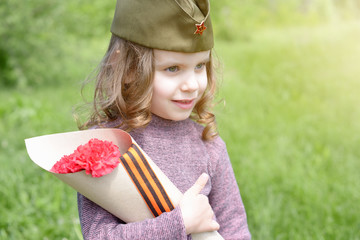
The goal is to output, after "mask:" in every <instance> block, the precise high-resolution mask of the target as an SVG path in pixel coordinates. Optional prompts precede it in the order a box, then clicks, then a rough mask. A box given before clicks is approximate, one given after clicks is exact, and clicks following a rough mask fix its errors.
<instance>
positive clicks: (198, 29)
mask: <svg viewBox="0 0 360 240" xmlns="http://www.w3.org/2000/svg"><path fill="white" fill-rule="evenodd" d="M195 26H196V31H195V32H194V34H199V35H202V34H203V32H204V31H205V29H206V27H205V25H204V21H202V22H201V23H200V24H195Z"/></svg>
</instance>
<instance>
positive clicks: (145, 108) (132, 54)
mask: <svg viewBox="0 0 360 240" xmlns="http://www.w3.org/2000/svg"><path fill="white" fill-rule="evenodd" d="M154 61H155V60H154V55H153V49H151V48H147V47H144V46H141V45H138V44H136V43H133V42H130V41H127V40H124V39H122V38H119V37H117V36H116V35H112V37H111V40H110V44H109V47H108V50H107V53H106V54H105V56H104V58H103V59H102V61H101V62H100V64H99V66H98V68H97V71H96V72H97V74H96V76H95V81H96V83H95V84H96V86H95V92H94V97H93V98H94V99H93V103H92V107H91V110H90V111H91V112H90V118H89V120H88V121H87V122H86V123H85V124H83V125H81V126H80V129H86V128H90V127H92V126H95V125H98V126H106V125H108V124H109V123H117V122H116V120H118V119H119V118H120V119H121V121H119V122H118V124H117V125H116V126H114V127H120V128H122V129H124V130H126V131H131V130H133V129H136V128H141V127H146V126H147V125H148V124H149V122H150V121H151V111H150V105H151V99H152V92H153V77H154ZM206 71H207V77H208V85H207V89H206V90H205V92H204V94H203V96H202V97H201V99H200V100H199V101H198V102H197V104H196V105H195V107H194V109H193V113H192V114H191V118H192V119H193V120H194V121H196V122H198V123H200V124H202V125H204V126H205V127H204V130H203V133H202V139H204V140H211V139H213V138H214V137H215V136H217V135H218V133H217V128H216V123H215V116H214V114H213V113H212V112H211V111H210V109H212V102H213V100H214V96H215V92H216V78H215V71H214V66H213V57H212V55H211V53H210V61H209V63H207V66H206Z"/></svg>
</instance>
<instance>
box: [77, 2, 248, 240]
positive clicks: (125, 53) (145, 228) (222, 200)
mask: <svg viewBox="0 0 360 240" xmlns="http://www.w3.org/2000/svg"><path fill="white" fill-rule="evenodd" d="M209 9H210V8H209V2H208V0H196V1H194V0H188V1H176V0H167V1H165V0H164V1H160V0H157V1H148V0H138V1H133V0H119V1H118V2H117V5H116V11H115V16H114V20H113V24H112V27H111V32H112V37H111V41H110V45H109V48H108V51H107V53H106V55H105V57H104V59H103V61H102V63H101V64H100V68H99V71H98V74H97V77H96V89H95V95H94V105H93V106H94V107H93V111H92V115H91V117H90V120H89V121H88V122H87V123H86V124H85V127H86V128H94V127H118V128H121V129H124V130H126V131H128V132H129V133H130V134H131V136H132V137H133V138H134V139H135V141H136V142H137V143H138V144H139V146H140V147H141V148H142V149H143V150H144V151H145V152H146V153H147V154H148V155H149V156H150V158H151V159H152V160H153V161H154V162H155V163H156V165H158V166H159V167H160V169H161V170H162V171H163V172H164V173H165V175H167V176H168V178H169V179H170V180H171V181H172V182H173V183H174V184H175V185H176V187H177V188H178V189H179V190H180V191H181V192H183V193H184V196H183V198H182V200H181V201H180V204H179V206H177V207H175V209H174V210H172V211H171V212H166V213H163V214H161V215H160V216H158V217H156V218H153V219H148V220H144V221H140V222H135V223H125V222H124V221H122V220H121V219H118V218H117V217H115V216H113V215H112V214H110V213H109V212H107V211H106V210H104V209H102V208H101V207H99V206H98V205H96V204H95V203H93V202H92V201H90V200H88V199H87V198H86V197H84V196H82V195H81V194H78V207H79V216H80V223H81V227H82V233H83V236H84V238H85V239H172V240H173V239H191V235H190V234H191V233H198V232H206V231H215V230H218V232H219V233H220V234H221V235H222V237H223V238H224V239H250V233H249V230H248V226H247V221H246V214H245V209H244V205H243V203H242V200H241V197H240V193H239V189H238V186H237V183H236V180H235V177H234V173H233V170H232V167H231V163H230V160H229V157H228V154H227V150H226V146H225V143H224V142H223V141H222V139H221V138H220V137H219V136H218V134H217V131H216V125H215V117H214V115H213V114H212V113H211V112H210V107H211V102H212V100H213V98H214V94H215V90H216V80H215V76H214V67H213V56H212V48H213V34H212V27H211V21H210V16H209Z"/></svg>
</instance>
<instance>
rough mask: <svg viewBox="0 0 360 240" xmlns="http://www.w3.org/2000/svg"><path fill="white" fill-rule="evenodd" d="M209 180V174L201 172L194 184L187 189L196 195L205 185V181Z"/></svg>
mask: <svg viewBox="0 0 360 240" xmlns="http://www.w3.org/2000/svg"><path fill="white" fill-rule="evenodd" d="M208 180H209V175H207V174H206V173H203V174H201V175H200V177H199V178H198V179H197V180H196V182H195V184H194V185H193V186H192V187H191V188H189V189H188V190H187V192H190V193H192V194H194V195H197V194H199V193H200V192H201V190H202V189H203V188H204V187H205V185H206V183H207V181H208Z"/></svg>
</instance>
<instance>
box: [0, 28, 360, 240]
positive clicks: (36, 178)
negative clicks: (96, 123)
mask: <svg viewBox="0 0 360 240" xmlns="http://www.w3.org/2000/svg"><path fill="white" fill-rule="evenodd" d="M359 29H360V28H359V25H356V24H348V25H341V26H322V27H317V28H288V29H268V30H264V31H261V32H255V33H253V34H250V35H249V36H248V38H246V39H245V38H244V39H242V40H241V41H240V40H239V41H233V42H216V50H217V53H218V55H219V57H220V58H221V60H222V61H223V63H224V77H223V80H222V84H221V90H220V92H219V98H223V99H224V100H225V101H226V105H225V107H223V106H222V105H221V106H220V105H219V106H218V107H217V113H218V118H217V119H218V123H219V129H220V134H221V136H222V137H223V139H224V140H225V141H226V142H227V146H228V150H229V154H230V157H231V160H232V162H233V166H234V170H235V173H236V176H237V180H238V183H239V186H240V190H241V194H242V198H243V201H244V204H245V207H246V210H247V214H248V223H249V227H250V230H251V232H252V235H253V239H326V240H327V239H334V240H335V239H336V240H338V239H344V240H345V239H346V240H349V239H351V240H355V239H360V218H359V216H360V209H359V207H358V203H359V202H360V192H359V191H358V186H359V185H360V175H359V173H358V169H360V161H359V160H358V159H359V157H360V148H359V147H358V146H359V143H360V134H359V130H360V121H359V119H360V108H359V107H358V103H359V102H360V94H359V89H360V78H359V76H360V70H359V68H358V65H359V63H360V44H359V42H360V30H359ZM103 48H104V47H103ZM97 52H100V51H97ZM86 54H87V56H90V55H89V52H86ZM85 68H88V66H86V67H84V68H83V69H84V71H83V73H79V75H81V74H83V75H84V76H85V75H86V74H87V72H86V71H88V69H86V71H85ZM77 72H81V71H80V70H79V69H77ZM68 82H69V81H67V83H68ZM79 89H80V86H79V85H77V84H73V85H69V84H67V85H63V86H53V87H47V88H46V87H44V88H39V89H28V88H27V89H21V90H16V89H0V119H1V125H0V136H1V139H0V163H1V168H0V181H1V182H2V184H1V185H0V206H1V207H0V216H1V217H0V239H81V232H80V226H79V222H78V215H77V206H76V194H75V191H73V190H72V189H71V188H70V187H67V186H65V184H63V183H62V182H60V181H59V180H57V179H55V178H54V177H53V176H52V175H50V174H48V173H47V172H45V171H43V170H41V169H40V168H39V167H37V166H36V165H34V164H33V163H32V162H31V160H30V159H29V158H28V156H27V154H26V150H25V145H24V139H25V138H28V137H33V136H37V135H43V134H50V133H56V132H65V131H72V130H76V124H75V122H74V121H73V119H72V113H71V110H72V106H74V105H76V104H78V103H79V102H81V97H80V96H79Z"/></svg>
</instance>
